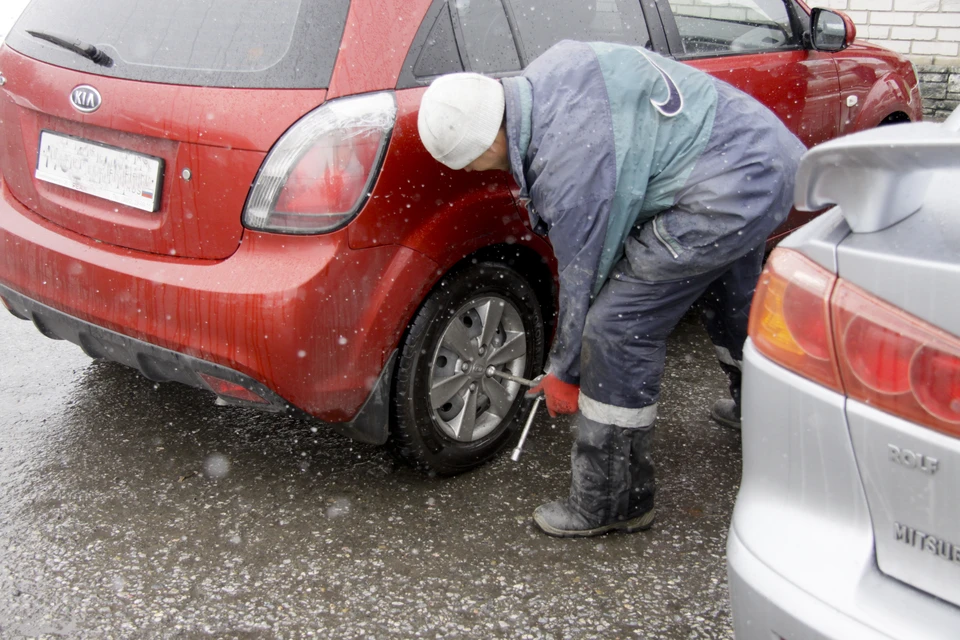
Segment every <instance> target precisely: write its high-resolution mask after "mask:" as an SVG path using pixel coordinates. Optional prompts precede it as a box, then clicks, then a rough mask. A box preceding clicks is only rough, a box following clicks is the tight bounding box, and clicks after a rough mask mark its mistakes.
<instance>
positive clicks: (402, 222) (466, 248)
mask: <svg viewBox="0 0 960 640" xmlns="http://www.w3.org/2000/svg"><path fill="white" fill-rule="evenodd" d="M424 91H425V89H419V88H418V89H404V90H401V91H398V92H397V94H396V97H397V122H396V124H395V125H394V129H393V137H392V139H391V141H390V152H389V153H388V154H387V158H386V160H385V162H384V166H383V170H382V171H381V174H380V179H379V180H378V181H377V185H376V188H375V189H374V193H373V195H372V196H371V202H370V204H369V205H368V206H367V208H366V209H365V210H364V211H362V212H361V213H360V215H359V216H358V217H357V219H356V220H355V221H354V222H353V223H352V224H351V225H350V246H351V247H356V248H361V247H372V246H379V245H383V244H402V245H404V246H407V247H410V248H411V249H414V250H416V251H419V252H421V253H423V254H424V255H426V256H428V257H429V258H430V259H431V260H434V261H435V262H437V263H438V264H440V265H441V267H442V268H443V269H444V271H446V270H447V269H449V268H450V266H452V264H454V263H456V262H457V261H459V260H461V259H462V258H463V257H464V256H467V255H470V254H471V253H473V252H475V251H477V250H478V249H481V248H482V247H484V246H488V245H491V244H499V243H507V244H512V243H519V244H523V245H527V246H531V247H532V248H534V249H535V250H536V251H537V252H538V253H541V254H543V255H549V254H550V253H551V250H550V246H549V244H548V242H547V240H546V239H545V238H541V237H539V236H537V235H536V234H534V233H533V232H532V231H531V230H530V226H529V225H530V222H529V218H528V217H527V216H525V215H521V214H520V212H519V211H518V209H517V206H516V200H515V199H514V196H513V194H512V189H513V188H514V183H513V178H511V177H510V175H509V174H507V173H506V172H500V171H491V172H472V173H468V172H457V171H453V170H451V169H447V168H446V167H443V166H442V165H440V164H439V163H437V162H436V161H435V160H434V159H433V157H431V156H430V154H429V153H428V152H427V150H426V149H425V148H424V147H423V145H422V144H421V143H420V136H419V133H418V131H417V112H418V109H419V105H420V97H421V96H422V95H423V92H424ZM401 167H402V168H401ZM424 175H430V176H431V179H430V180H426V179H422V178H421V179H420V181H419V182H418V176H424Z"/></svg>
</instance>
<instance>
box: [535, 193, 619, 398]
mask: <svg viewBox="0 0 960 640" xmlns="http://www.w3.org/2000/svg"><path fill="white" fill-rule="evenodd" d="M609 211H610V203H609V201H601V202H592V203H583V204H582V205H581V206H579V207H576V208H571V209H567V210H564V211H560V212H555V217H554V219H553V220H552V224H551V225H550V231H549V237H550V243H551V244H552V245H553V250H554V254H555V255H556V257H557V264H558V271H559V277H560V296H559V297H560V300H559V302H560V308H559V314H558V318H557V332H556V336H555V337H554V340H553V346H552V347H551V349H550V358H549V361H548V362H547V367H546V371H547V373H552V374H554V375H555V376H556V377H557V378H559V379H560V380H562V381H564V382H569V383H578V382H579V380H580V345H581V342H582V339H583V327H584V324H585V323H586V319H587V311H588V310H589V308H590V303H591V302H592V294H593V288H594V284H595V283H596V279H597V267H598V265H599V263H600V254H601V252H602V251H603V242H604V238H605V237H606V228H607V224H606V223H607V218H608V216H609Z"/></svg>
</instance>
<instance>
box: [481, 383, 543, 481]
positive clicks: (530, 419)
mask: <svg viewBox="0 0 960 640" xmlns="http://www.w3.org/2000/svg"><path fill="white" fill-rule="evenodd" d="M484 373H486V374H487V375H488V376H490V377H491V378H492V377H494V376H497V377H500V378H504V379H506V380H511V381H513V382H519V383H520V384H522V385H524V386H526V387H531V388H532V387H535V386H537V384H538V381H536V380H527V379H526V378H521V377H520V376H515V375H513V374H512V373H506V372H505V371H497V369H496V367H494V366H493V365H491V366H489V367H487V369H486V371H485V372H484ZM541 400H543V394H539V395H538V396H537V398H536V400H534V401H533V408H532V409H530V415H529V416H527V423H526V424H525V425H523V431H522V432H521V433H520V441H519V442H518V443H517V446H516V447H514V449H513V453H511V454H510V459H511V460H513V461H514V462H517V461H518V460H520V454H521V453H523V443H524V442H526V441H527V434H529V433H530V427H531V426H533V419H534V418H535V417H536V416H537V409H539V408H540V401H541Z"/></svg>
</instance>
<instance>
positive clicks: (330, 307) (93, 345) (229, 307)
mask: <svg viewBox="0 0 960 640" xmlns="http://www.w3.org/2000/svg"><path fill="white" fill-rule="evenodd" d="M0 194H2V197H0V285H2V286H3V287H4V288H5V291H6V294H5V295H4V297H6V298H8V304H9V306H10V307H11V308H12V309H13V310H14V312H15V313H16V314H17V315H20V316H24V317H28V318H34V317H36V318H38V319H39V321H40V322H39V323H38V327H44V326H45V325H44V323H46V328H47V329H48V330H49V331H50V333H53V334H55V333H60V334H62V335H58V336H57V337H61V338H66V339H70V340H72V341H74V342H76V343H77V344H80V345H81V346H83V347H84V348H85V350H87V351H88V353H91V355H94V356H100V357H108V358H110V359H113V360H118V361H120V362H124V363H125V364H130V365H131V366H134V367H136V368H138V369H139V370H141V372H143V373H144V375H147V377H151V378H153V379H169V380H177V381H180V382H186V383H187V384H193V385H194V386H201V387H204V388H210V385H209V384H206V383H205V382H204V381H203V378H198V375H199V373H206V374H208V375H213V376H215V377H218V378H219V379H222V380H226V381H228V382H234V383H237V384H239V385H240V386H242V387H243V388H245V389H247V390H249V391H252V392H253V393H255V394H256V395H258V396H259V397H260V398H262V399H263V400H264V401H265V402H266V404H267V405H268V407H271V408H286V406H287V405H290V406H291V407H294V408H297V409H299V410H302V411H304V412H305V413H307V414H310V415H312V416H314V417H317V418H319V419H321V420H324V421H326V422H331V423H344V422H348V421H350V420H352V419H354V418H355V417H356V415H357V413H358V411H359V410H360V408H361V406H362V405H364V403H365V402H367V401H368V398H370V396H371V392H372V391H373V390H374V389H375V388H376V387H377V383H378V381H382V380H381V379H382V376H381V374H382V372H383V371H384V370H385V368H386V365H387V364H388V362H389V361H390V360H391V356H392V354H393V352H394V350H395V348H396V345H397V344H398V342H399V339H400V336H401V334H402V331H403V328H404V327H405V326H406V322H407V321H408V319H409V317H410V316H411V315H412V313H413V311H414V310H415V309H416V306H417V304H418V303H419V301H420V300H421V299H422V296H423V294H424V292H425V291H426V289H427V288H428V287H429V285H430V283H431V282H432V280H433V279H434V278H435V274H436V270H437V265H436V264H435V263H434V262H432V261H431V260H429V259H428V258H426V257H424V256H423V255H422V254H420V253H418V252H415V251H412V250H410V249H407V248H404V247H399V246H383V247H375V248H371V249H362V250H353V249H350V247H349V245H348V236H347V232H346V230H344V231H341V232H337V233H332V234H327V235H323V236H302V237H293V236H282V235H275V234H264V233H255V232H249V231H248V232H246V233H245V235H244V238H243V241H242V243H241V244H240V246H239V247H238V249H237V251H236V252H235V253H234V254H233V255H232V256H231V257H229V258H227V259H225V260H218V261H209V260H186V259H181V258H176V257H167V256H161V255H153V254H145V253H141V252H135V251H130V250H126V249H122V248H118V247H114V246H111V245H106V244H102V243H98V242H94V241H92V240H90V239H88V238H85V237H83V236H81V235H77V234H74V233H72V232H69V231H65V230H63V229H61V228H59V227H57V226H55V225H52V224H51V223H49V222H48V221H46V220H44V219H42V218H39V217H37V216H36V215H35V214H33V213H32V212H30V211H29V209H28V208H26V207H25V206H23V205H22V204H21V203H19V202H17V201H16V200H15V199H13V198H12V196H11V195H10V193H9V191H7V190H6V189H4V188H3V187H2V185H0ZM84 341H86V344H85V343H84ZM183 367H186V368H187V369H189V372H188V373H178V371H177V369H178V368H183ZM217 373H219V374H220V375H219V376H218V375H217ZM198 380H200V382H199V383H198V382H197V381H198Z"/></svg>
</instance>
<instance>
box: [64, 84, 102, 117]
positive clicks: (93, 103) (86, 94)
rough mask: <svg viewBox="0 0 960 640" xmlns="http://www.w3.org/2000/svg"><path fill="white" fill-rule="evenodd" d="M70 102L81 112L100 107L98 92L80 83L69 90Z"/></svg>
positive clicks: (90, 111)
mask: <svg viewBox="0 0 960 640" xmlns="http://www.w3.org/2000/svg"><path fill="white" fill-rule="evenodd" d="M70 104H72V105H73V108H74V109H76V110H77V111H80V112H81V113H93V112H94V111H96V110H97V109H99V108H100V92H99V91H97V90H96V89H94V88H93V87H91V86H90V85H88V84H82V85H80V86H79V87H77V88H76V89H74V90H73V91H71V92H70Z"/></svg>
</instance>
